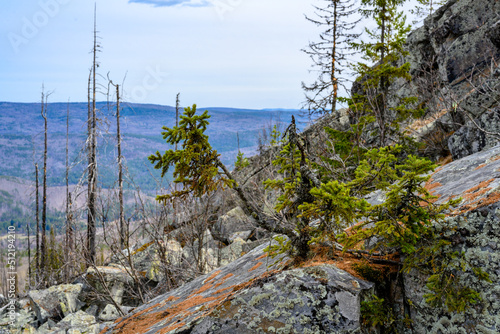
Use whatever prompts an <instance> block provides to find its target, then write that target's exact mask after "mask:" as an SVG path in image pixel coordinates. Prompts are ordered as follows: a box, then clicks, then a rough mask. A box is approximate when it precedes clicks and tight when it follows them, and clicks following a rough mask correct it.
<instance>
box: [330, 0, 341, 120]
mask: <svg viewBox="0 0 500 334" xmlns="http://www.w3.org/2000/svg"><path fill="white" fill-rule="evenodd" d="M337 6H338V2H337V1H334V2H333V39H332V71H331V73H330V75H331V77H330V78H331V81H332V85H333V96H332V114H333V113H334V112H335V111H336V110H337V94H338V93H337V92H338V89H339V85H338V81H337V76H336V75H335V65H336V64H335V62H336V61H337V59H336V57H337V20H338V18H339V17H338V15H337Z"/></svg>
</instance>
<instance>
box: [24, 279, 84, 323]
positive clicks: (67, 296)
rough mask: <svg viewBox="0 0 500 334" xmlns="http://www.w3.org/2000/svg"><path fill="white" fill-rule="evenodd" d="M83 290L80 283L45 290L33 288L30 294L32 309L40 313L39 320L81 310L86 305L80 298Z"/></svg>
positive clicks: (60, 316)
mask: <svg viewBox="0 0 500 334" xmlns="http://www.w3.org/2000/svg"><path fill="white" fill-rule="evenodd" d="M81 291H82V286H81V285H80V284H62V285H56V286H51V287H50V288H48V289H45V290H31V291H29V292H28V296H29V297H30V299H31V302H32V304H31V307H32V309H34V310H35V312H36V313H37V315H39V320H40V321H41V322H44V321H45V319H46V318H59V319H60V318H62V317H64V316H67V315H68V314H71V313H74V312H76V311H78V310H80V309H81V308H82V306H83V305H84V304H83V303H82V302H81V301H80V300H79V299H78V296H79V295H80V292H81ZM38 313H40V314H38Z"/></svg>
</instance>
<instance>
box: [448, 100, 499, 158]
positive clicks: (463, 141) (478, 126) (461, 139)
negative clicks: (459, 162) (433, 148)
mask: <svg viewBox="0 0 500 334" xmlns="http://www.w3.org/2000/svg"><path fill="white" fill-rule="evenodd" d="M499 143H500V108H494V109H492V110H490V111H488V112H486V113H484V114H482V115H481V117H479V118H477V119H475V120H474V122H472V121H469V122H467V123H466V124H465V125H464V126H463V127H461V128H460V129H459V130H458V131H456V132H455V133H454V134H453V135H451V136H450V138H449V139H448V148H449V149H450V152H451V155H452V156H453V159H460V158H463V157H466V156H468V155H470V154H474V153H477V152H480V151H482V150H485V149H488V148H491V147H493V146H496V145H498V144H499Z"/></svg>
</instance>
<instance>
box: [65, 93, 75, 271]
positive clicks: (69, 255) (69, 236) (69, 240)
mask: <svg viewBox="0 0 500 334" xmlns="http://www.w3.org/2000/svg"><path fill="white" fill-rule="evenodd" d="M71 206H72V205H71V194H70V192H69V101H68V107H67V110H66V238H65V239H66V240H65V249H66V252H65V259H66V265H65V268H66V270H65V279H66V281H68V280H69V278H70V276H71V274H72V272H73V265H74V263H73V252H74V250H73V244H74V243H73V225H72V220H73V219H72V218H73V217H72V214H71Z"/></svg>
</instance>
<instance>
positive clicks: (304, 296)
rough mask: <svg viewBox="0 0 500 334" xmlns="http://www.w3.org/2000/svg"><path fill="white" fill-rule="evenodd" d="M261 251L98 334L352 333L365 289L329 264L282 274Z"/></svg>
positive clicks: (364, 284) (276, 261) (369, 287)
mask: <svg viewBox="0 0 500 334" xmlns="http://www.w3.org/2000/svg"><path fill="white" fill-rule="evenodd" d="M265 247H266V245H261V246H259V247H257V248H255V249H254V250H252V251H251V252H249V253H248V254H246V255H245V256H243V257H241V258H239V259H237V260H236V261H234V262H232V263H230V264H229V265H227V266H225V267H221V268H220V269H218V270H217V271H214V272H212V273H209V274H207V275H204V276H201V277H198V278H196V279H195V280H193V281H192V282H189V283H187V284H185V285H183V286H181V287H180V288H178V289H176V290H173V291H171V292H169V293H167V294H165V295H162V296H160V297H157V298H155V299H153V300H152V301H150V302H149V303H147V304H145V305H143V306H141V307H138V308H137V309H135V310H134V311H133V313H132V314H131V315H128V316H126V317H124V318H122V319H118V320H117V321H116V322H115V324H113V325H111V326H110V327H109V328H107V330H106V331H104V333H180V332H183V333H252V334H253V333H261V332H262V333H357V332H359V331H360V323H359V320H360V308H359V307H360V306H359V305H360V304H359V302H360V299H361V298H363V296H364V294H366V293H368V292H371V290H372V287H373V285H372V284H371V283H368V282H366V281H363V280H360V279H358V278H355V277H353V276H351V275H350V274H348V273H347V272H344V271H342V270H340V269H338V268H336V267H335V266H334V265H326V264H325V265H321V266H316V267H310V268H299V269H293V270H286V271H282V270H280V268H282V266H283V265H284V264H285V263H287V262H288V261H289V259H288V258H287V257H286V256H284V255H280V256H278V257H277V258H274V259H271V258H268V257H267V256H266V255H267V254H266V253H264V252H263V250H264V248H265Z"/></svg>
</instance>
